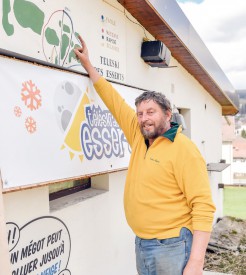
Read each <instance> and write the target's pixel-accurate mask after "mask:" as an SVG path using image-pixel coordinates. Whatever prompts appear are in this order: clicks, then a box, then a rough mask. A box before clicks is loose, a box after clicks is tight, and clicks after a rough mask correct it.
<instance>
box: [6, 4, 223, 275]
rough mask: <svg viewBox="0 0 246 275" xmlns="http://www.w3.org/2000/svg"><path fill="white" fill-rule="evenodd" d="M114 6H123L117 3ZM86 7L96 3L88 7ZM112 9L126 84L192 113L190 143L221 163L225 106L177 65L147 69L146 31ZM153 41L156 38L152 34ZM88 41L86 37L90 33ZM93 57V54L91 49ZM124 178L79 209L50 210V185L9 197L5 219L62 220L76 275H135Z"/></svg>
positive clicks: (213, 177)
mask: <svg viewBox="0 0 246 275" xmlns="http://www.w3.org/2000/svg"><path fill="white" fill-rule="evenodd" d="M111 2H112V1H111ZM113 4H114V5H115V6H117V7H121V6H120V5H119V4H118V3H116V1H114V2H113ZM86 5H88V6H90V5H92V4H90V2H87V4H86ZM104 5H107V4H104ZM107 10H110V11H111V12H112V14H113V15H114V16H116V17H117V18H119V20H124V21H125V29H124V33H122V35H126V48H125V51H124V52H122V55H124V56H125V60H126V81H125V82H126V83H127V84H129V85H133V86H136V87H140V88H144V89H150V90H155V91H159V92H163V93H165V94H166V96H167V97H168V98H169V99H170V100H171V102H172V103H174V104H175V105H176V107H178V108H184V109H187V110H190V121H188V122H187V124H188V125H190V129H189V133H190V138H191V139H192V140H193V141H194V142H195V143H196V145H197V146H198V148H199V149H200V151H201V153H202V155H203V156H204V158H205V160H206V162H207V163H209V162H219V160H220V159H221V155H222V152H221V147H222V140H221V106H220V105H219V104H218V103H217V102H216V101H215V100H214V99H213V98H212V97H211V96H210V95H209V94H208V93H207V92H206V91H205V90H204V88H203V87H202V86H201V85H200V84H199V83H198V82H197V81H196V80H195V79H194V77H192V76H191V75H190V74H189V73H188V72H187V71H186V70H185V69H184V68H183V67H182V66H181V65H180V64H179V63H178V62H177V61H176V60H174V59H172V60H171V64H170V65H171V66H175V67H174V68H170V69H158V68H151V67H150V66H148V65H146V64H145V63H144V62H143V60H142V59H141V58H140V48H141V42H142V40H143V37H144V34H143V30H142V28H141V27H140V26H137V25H135V24H133V23H131V22H130V21H129V20H128V19H127V18H125V17H124V14H123V13H122V12H119V11H117V10H116V9H114V8H112V7H110V6H107ZM129 16H130V15H129ZM95 24H96V23H95ZM89 35H90V36H91V35H92V34H91V33H90V34H89ZM87 36H88V35H87ZM148 37H151V36H150V35H149V34H148ZM84 38H85V39H86V38H87V37H86V34H84ZM92 40H93V39H92ZM90 45H91V46H92V45H93V43H90ZM90 52H91V54H92V52H93V48H92V47H91V48H90ZM139 93H141V91H139ZM92 165H93V164H92ZM13 173H14V171H13ZM125 177H126V171H123V172H115V173H112V174H109V175H106V176H101V177H99V178H97V187H98V186H99V188H104V189H105V188H106V189H108V191H106V192H105V193H103V194H100V195H98V196H95V197H92V198H89V199H87V200H83V201H80V202H78V203H75V204H73V203H72V201H73V196H72V197H71V198H70V202H68V205H69V206H67V205H66V203H64V202H63V204H61V207H60V208H59V210H56V211H53V212H51V211H50V202H49V199H48V187H47V186H46V187H41V188H34V189H30V190H21V191H17V192H13V193H8V194H5V195H4V206H5V212H6V220H7V222H15V223H16V224H18V225H19V226H22V225H24V224H25V223H27V222H28V221H30V220H33V219H35V218H37V217H40V216H46V215H52V216H55V217H58V218H59V219H61V220H62V221H63V222H64V223H65V224H66V225H67V227H68V230H69V232H70V235H71V255H70V259H69V263H68V268H69V270H70V271H71V274H73V275H82V274H86V275H88V274H89V275H104V274H105V275H106V274H107V275H115V274H117V275H126V274H127V275H136V269H135V256H134V234H133V233H132V231H131V230H130V229H129V227H128V225H127V224H126V220H125V217H124V211H123V188H124V181H125ZM209 178H210V182H211V189H212V193H213V199H214V202H215V203H216V205H217V212H216V218H217V217H220V216H222V195H221V193H220V191H219V190H218V183H220V182H221V174H220V173H216V172H210V173H209ZM100 181H102V183H100ZM105 186H106V187H105ZM66 199H68V198H66ZM68 200H69V199H68ZM62 205H63V206H62Z"/></svg>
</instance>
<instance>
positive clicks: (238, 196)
mask: <svg viewBox="0 0 246 275" xmlns="http://www.w3.org/2000/svg"><path fill="white" fill-rule="evenodd" d="M223 206H224V209H223V210H224V213H223V215H224V216H232V217H235V218H240V219H246V187H237V186H235V187H232V186H228V187H226V186H225V188H224V204H223Z"/></svg>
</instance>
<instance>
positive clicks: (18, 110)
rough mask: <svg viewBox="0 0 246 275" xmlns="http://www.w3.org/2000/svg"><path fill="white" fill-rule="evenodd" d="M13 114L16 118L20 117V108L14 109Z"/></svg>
mask: <svg viewBox="0 0 246 275" xmlns="http://www.w3.org/2000/svg"><path fill="white" fill-rule="evenodd" d="M14 114H15V116H17V117H20V116H21V115H22V111H21V108H20V107H19V106H15V107H14Z"/></svg>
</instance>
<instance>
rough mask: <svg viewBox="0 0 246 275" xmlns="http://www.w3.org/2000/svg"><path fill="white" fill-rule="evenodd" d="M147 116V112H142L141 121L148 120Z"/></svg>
mask: <svg viewBox="0 0 246 275" xmlns="http://www.w3.org/2000/svg"><path fill="white" fill-rule="evenodd" d="M148 118H149V117H148V114H147V113H143V114H142V118H141V121H142V122H144V121H146V120H148Z"/></svg>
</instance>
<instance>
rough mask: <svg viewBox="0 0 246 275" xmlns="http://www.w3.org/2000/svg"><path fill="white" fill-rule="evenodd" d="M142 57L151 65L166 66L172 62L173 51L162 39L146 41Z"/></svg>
mask: <svg viewBox="0 0 246 275" xmlns="http://www.w3.org/2000/svg"><path fill="white" fill-rule="evenodd" d="M141 57H142V58H143V60H144V61H145V62H146V63H147V64H149V65H150V66H151V67H158V68H166V67H168V66H169V63H170V59H171V52H170V51H169V49H168V48H167V47H166V46H165V45H164V44H163V43H162V42H161V41H158V40H155V41H144V42H143V43H142V47H141Z"/></svg>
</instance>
